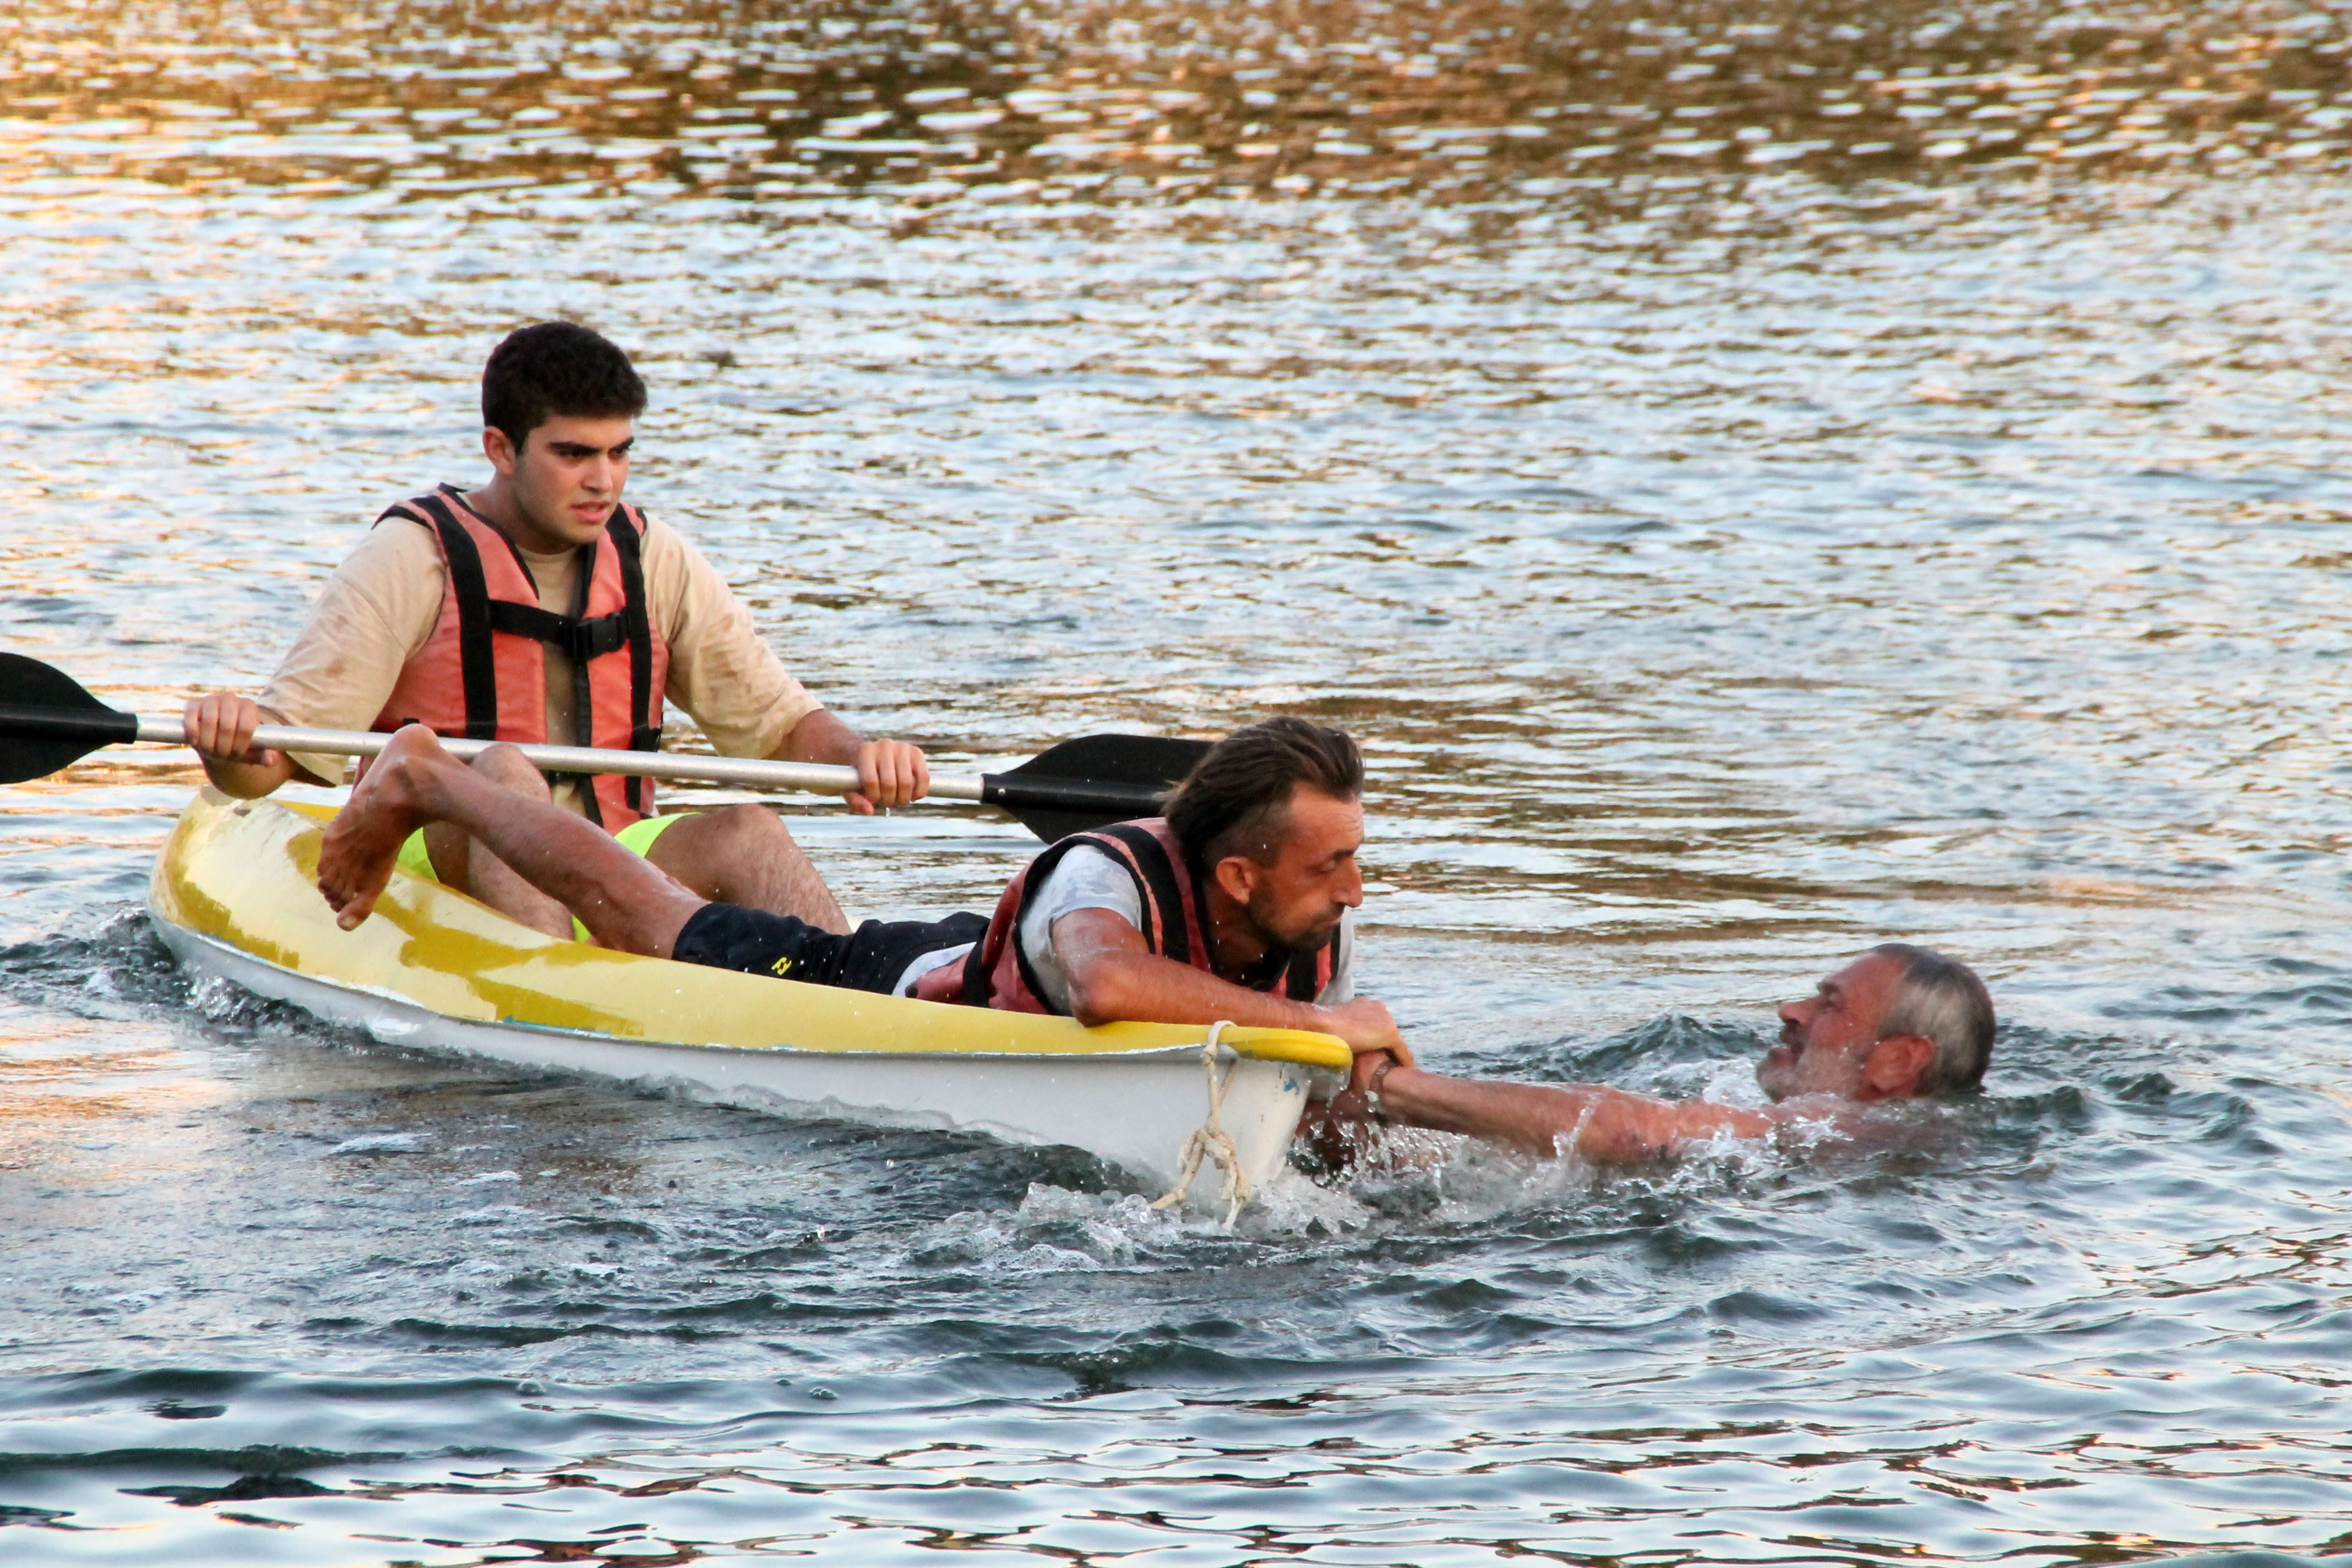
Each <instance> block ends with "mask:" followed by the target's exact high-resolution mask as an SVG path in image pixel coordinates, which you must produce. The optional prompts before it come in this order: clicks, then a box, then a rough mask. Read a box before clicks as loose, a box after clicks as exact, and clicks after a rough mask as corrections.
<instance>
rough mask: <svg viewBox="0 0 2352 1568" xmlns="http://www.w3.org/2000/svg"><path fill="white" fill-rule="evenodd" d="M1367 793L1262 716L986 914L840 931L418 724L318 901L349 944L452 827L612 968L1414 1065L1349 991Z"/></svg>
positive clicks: (360, 809)
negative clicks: (1250, 1036) (692, 885)
mask: <svg viewBox="0 0 2352 1568" xmlns="http://www.w3.org/2000/svg"><path fill="white" fill-rule="evenodd" d="M499 753H500V748H497V747H493V748H491V749H490V750H488V751H487V752H484V753H483V757H484V758H485V759H488V758H490V757H493V756H497V755H499ZM1362 787H1363V761H1362V759H1361V757H1360V755H1359V754H1358V752H1357V751H1356V743H1355V742H1353V741H1351V740H1349V738H1348V737H1347V736H1346V735H1344V734H1341V733H1340V732H1339V731H1336V730H1327V729H1324V728H1322V727H1321V726H1320V725H1316V724H1310V723H1308V722H1307V721H1305V720H1303V719H1292V718H1281V719H1269V720H1266V721H1264V722H1262V723H1258V724H1253V725H1250V726H1248V727H1247V728H1245V729H1242V730H1237V731H1234V733H1233V734H1231V735H1228V736H1226V737H1225V738H1224V739H1223V740H1222V741H1220V742H1217V743H1216V744H1215V745H1213V746H1212V747H1210V748H1209V751H1208V752H1207V754H1206V755H1204V756H1203V757H1202V759H1201V762H1200V763H1199V765H1198V766H1197V767H1195V768H1194V769H1193V770H1192V773H1191V774H1190V775H1189V776H1188V777H1187V778H1186V779H1185V781H1184V783H1183V784H1182V785H1181V786H1180V787H1179V788H1178V790H1177V791H1176V793H1175V795H1173V796H1171V799H1170V801H1169V805H1168V812H1167V816H1165V817H1164V818H1163V817H1154V818H1151V819H1150V820H1148V821H1143V822H1131V823H1121V824H1118V825H1116V826H1111V827H1108V828H1105V829H1103V830H1101V831H1100V832H1097V833H1085V834H1076V835H1073V836H1071V837H1068V838H1065V839H1063V840H1062V841H1061V842H1060V843H1058V844H1056V845H1055V846H1054V847H1051V848H1049V849H1047V850H1046V851H1045V853H1044V854H1042V855H1040V856H1039V857H1038V858H1036V859H1035V860H1034V862H1032V863H1031V865H1030V866H1029V867H1028V868H1027V869H1026V870H1024V872H1023V873H1022V874H1021V876H1020V877H1018V878H1016V879H1014V880H1013V885H1012V886H1011V887H1010V888H1008V889H1005V892H1004V895H1003V898H1002V899H1000V900H998V902H997V908H996V912H995V915H994V916H993V918H992V919H988V920H982V918H981V917H980V916H978V915H972V914H961V915H950V916H949V917H948V918H947V919H946V920H943V921H892V922H884V921H866V923H865V924H864V925H862V926H860V927H859V928H858V929H857V930H856V931H854V932H851V933H849V934H847V935H843V934H839V933H836V932H835V931H826V930H823V929H820V928H819V927H817V926H815V925H814V924H812V923H810V922H808V921H803V920H800V919H796V918H793V917H790V916H782V915H777V914H774V913H772V912H770V911H766V910H754V909H747V908H744V907H742V906H741V905H740V904H734V903H729V902H723V901H714V900H709V899H706V898H704V897H703V896H702V895H701V894H699V893H698V892H696V891H694V890H693V889H689V888H688V887H686V886H685V885H683V884H682V883H681V882H679V881H678V880H677V879H674V878H672V877H670V876H668V875H667V874H666V873H665V872H664V871H663V870H662V869H661V868H660V866H659V865H658V864H657V863H649V862H648V861H646V860H641V859H639V858H636V857H635V856H633V855H631V854H629V853H628V852H627V851H626V850H625V849H623V848H621V847H619V846H618V845H616V844H614V842H613V840H612V839H611V838H610V837H606V836H605V835H604V834H603V833H602V832H599V831H598V830H597V829H595V828H594V827H593V826H590V825H589V824H587V823H586V822H583V821H582V820H581V819H580V818H579V817H576V816H572V815H570V814H568V813H566V812H563V811H561V810H559V809H557V808H556V807H554V806H552V805H549V804H548V803H547V802H545V801H543V800H537V799H532V798H530V797H528V796H526V795H519V794H516V793H514V792H512V791H510V790H506V789H502V788H499V786H498V785H497V784H494V783H492V782H491V781H490V780H489V779H488V778H485V777H484V776H483V774H482V773H481V772H479V771H478V770H476V769H468V768H467V767H466V766H464V765H462V764H460V763H457V761H456V760H455V759H454V758H452V757H451V756H450V755H449V753H448V752H446V751H444V750H442V748H441V746H440V744H439V742H436V740H435V739H434V737H433V735H432V733H431V732H430V731H426V730H425V729H423V728H422V727H418V726H410V727H408V728H405V729H403V730H402V731H399V732H398V733H397V734H395V735H394V737H393V739H392V741H391V742H390V743H389V744H388V745H387V746H386V748H385V750H384V752H383V755H382V756H381V757H380V758H378V759H377V761H376V763H375V765H374V766H373V767H372V768H370V769H369V770H368V773H367V775H366V776H365V777H364V778H363V779H362V780H361V782H360V784H358V786H357V787H356V788H354V789H353V790H352V798H351V801H350V803H349V804H347V805H345V806H344V807H343V809H342V811H341V814H340V815H339V816H336V818H335V820H334V821H333V822H332V823H331V824H330V825H329V826H328V828H327V833H326V842H325V844H324V846H323V847H322V848H321V850H320V857H319V889H320V892H322V893H323V894H325V895H326V899H327V901H328V903H329V904H331V906H333V908H334V910H335V911H336V916H337V919H338V921H340V922H341V925H342V926H343V928H344V929H345V930H350V929H351V928H352V927H354V926H356V925H358V924H359V923H360V922H361V921H363V920H365V919H366V918H367V916H368V912H369V910H372V909H373V907H374V904H375V900H376V897H377V895H378V894H380V893H382V892H383V889H384V885H385V883H386V882H387V881H388V880H389V879H390V878H391V875H392V870H393V867H394V863H395V860H396V859H397V858H398V855H399V851H400V846H401V845H402V843H403V842H404V841H405V840H406V839H407V837H409V835H411V834H412V833H415V832H416V831H418V830H419V829H425V828H429V827H431V826H436V825H446V826H450V827H453V828H456V829H457V830H458V831H461V832H463V833H465V834H467V835H468V836H469V837H472V838H473V839H474V840H475V841H476V842H478V843H479V844H480V845H482V846H483V847H486V848H487V849H488V850H489V852H490V853H491V854H493V855H495V856H497V857H498V858H499V860H500V861H502V862H503V863H504V864H505V865H507V866H508V867H510V868H512V869H513V870H514V871H515V873H516V874H517V875H519V876H520V878H521V879H523V880H524V881H526V882H528V883H529V884H530V886H531V887H532V888H534V889H537V890H538V891H539V892H540V893H541V894H543V895H544V896H546V897H547V898H549V899H551V900H554V901H555V902H556V903H557V904H559V905H561V906H562V907H563V908H564V909H567V910H570V912H571V913H572V915H573V916H575V917H577V918H578V919H579V921H581V922H582V923H583V925H585V926H586V927H587V929H588V931H590V932H591V933H592V934H593V936H594V937H595V939H596V940H597V941H598V942H601V943H603V944H604V946H606V947H610V948H614V949H617V950H619V951H622V952H636V953H646V954H651V955H652V956H654V957H656V958H674V959H677V960H679V961H681V962H684V963H700V964H707V965H710V966H712V967H715V968H720V969H733V970H740V971H742V972H744V973H752V974H774V975H779V976H787V977H789V978H792V979H794V980H801V981H807V982H814V983H815V984H826V985H841V986H846V987H849V988H851V989H855V990H863V991H876V992H886V993H895V994H901V995H908V994H911V995H915V996H919V997H921V998H923V999H925V1000H929V1001H942V1002H944V1001H961V1002H968V1003H971V1004H974V1005H984V1006H992V1007H1000V1008H1005V1009H1009V1010H1013V1011H1019V1012H1032V1013H1055V1014H1061V1015H1064V1016H1071V1017H1075V1018H1076V1019H1078V1020H1079V1021H1080V1022H1081V1023H1085V1024H1099V1023H1108V1022H1112V1021H1114V1020H1118V1019H1126V1018H1138V1019H1149V1020H1151V1021H1154V1022H1159V1023H1167V1024H1211V1023H1214V1022H1216V1021H1217V1020H1219V1019H1224V1020H1228V1021H1230V1022H1232V1023H1235V1024H1241V1025H1247V1026H1264V1027H1275V1028H1293V1029H1311V1030H1316V1031H1319V1032H1321V1033H1324V1034H1329V1035H1336V1036H1338V1037H1339V1038H1341V1039H1343V1040H1345V1041H1347V1042H1348V1043H1349V1046H1351V1047H1354V1048H1355V1049H1357V1050H1359V1051H1379V1052H1384V1053H1387V1054H1386V1056H1384V1057H1383V1058H1382V1059H1383V1060H1395V1061H1399V1062H1403V1063H1407V1064H1410V1063H1411V1061H1412V1053H1411V1052H1410V1051H1409V1050H1408V1049H1407V1048H1406V1047H1405V1043H1404V1040H1403V1038H1402V1037H1401V1036H1400V1035H1399V1034H1398V1033H1397V1027H1396V1024H1395V1021H1394V1020H1393V1019H1391V1017H1390V1016H1389V1010H1388V1009H1387V1008H1386V1007H1384V1006H1382V1005H1381V1004H1380V1003H1378V1002H1375V1001H1372V1000H1370V999H1369V998H1364V997H1359V996H1357V995H1356V994H1355V991H1354V979H1353V974H1354V958H1355V942H1354V935H1353V929H1352V924H1353V922H1352V920H1351V915H1352V911H1353V910H1355V908H1356V907H1357V906H1358V905H1359V904H1360V903H1361V902H1362V901H1363V896H1364V889H1363V879H1362V877H1361V875H1360V873H1359V872H1358V870H1357V867H1356V851H1357V849H1358V847H1360V845H1361V844H1362V842H1363V837H1364V813H1363V806H1362V805H1361V804H1360V800H1359V798H1358V797H1359V795H1360V792H1361V790H1362Z"/></svg>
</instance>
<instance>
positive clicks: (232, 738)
mask: <svg viewBox="0 0 2352 1568" xmlns="http://www.w3.org/2000/svg"><path fill="white" fill-rule="evenodd" d="M284 722H285V721H284V720H283V719H281V718H279V717H278V715H277V714H275V713H272V712H271V711H270V710H268V709H267V708H264V707H262V706H261V704H259V703H258V702H256V701H255V700H253V699H252V698H250V697H239V696H238V695H237V694H236V693H235V692H233V691H208V692H206V693H205V695H203V696H202V697H192V698H190V699H188V705H187V707H186V708H185V709H184V710H182V711H181V715H180V723H181V726H182V729H183V731H184V733H185V734H186V736H187V740H188V744H189V745H191V746H193V747H194V748H195V752H196V760H197V761H198V762H200V763H204V764H205V777H206V778H208V779H210V780H211V781H212V784H213V788H215V789H216V790H218V791H220V792H221V794H223V795H231V796H234V797H235V798H236V799H238V800H258V799H260V798H261V797H262V796H263V795H268V793H269V792H270V791H272V790H274V789H276V788H277V787H278V785H279V784H286V783H288V782H289V781H290V780H293V779H296V778H302V779H306V780H307V779H308V778H309V775H308V774H307V773H304V772H303V771H302V770H300V769H299V768H297V767H296V766H295V765H294V759H293V758H291V757H289V756H288V755H287V754H286V753H285V752H271V751H256V750H255V749H254V745H253V731H254V730H255V729H256V728H257V727H258V726H259V725H261V724H264V723H270V724H282V723H284Z"/></svg>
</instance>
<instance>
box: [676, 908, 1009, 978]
mask: <svg viewBox="0 0 2352 1568" xmlns="http://www.w3.org/2000/svg"><path fill="white" fill-rule="evenodd" d="M987 931H988V921H986V920H985V919H984V918H982V916H979V915H973V914H954V915H950V916H948V918H947V919H945V920H943V921H866V923H865V924H864V925H862V926H859V927H858V928H857V929H856V931H851V932H850V933H849V934H848V935H847V936H843V935H841V934H839V933H838V932H835V931H825V930H823V929H821V928H820V927H817V926H813V925H810V924H808V923H807V922H805V921H796V920H794V919H793V918H792V917H791V916H790V915H772V914H770V913H768V911H767V910H747V909H745V908H744V907H743V906H742V905H740V904H705V905H703V906H702V908H700V909H698V910H695V911H694V918H693V919H691V920H689V921H687V922H686V925H685V928H684V929H683V930H681V931H679V932H678V933H677V942H676V944H675V945H673V946H672V947H671V949H670V956H671V957H672V958H675V959H677V961H678V962H679V963H699V964H703V965H706V966H707V967H709V968H711V969H735V970H740V971H741V972H742V973H745V974H773V975H776V976H777V977H779V978H781V979H786V980H802V981H806V982H807V983H808V984H812V985H838V986H842V987H844V988H845V989H847V990H851V991H877V992H880V993H882V994H886V995H887V994H889V992H890V991H891V990H892V989H894V988H895V987H896V986H897V985H898V976H900V975H902V974H904V973H907V966H908V964H910V963H914V962H915V960H917V959H919V958H920V957H922V956H923V955H924V954H925V953H927V952H940V951H941V950H942V949H944V948H950V947H961V946H963V945H964V944H965V943H966V942H978V941H979V940H980V939H981V938H982V936H983V935H985V934H986V932H987Z"/></svg>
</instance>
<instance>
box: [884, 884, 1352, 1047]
mask: <svg viewBox="0 0 2352 1568" xmlns="http://www.w3.org/2000/svg"><path fill="white" fill-rule="evenodd" d="M1077 910H1110V911H1111V913H1113V914H1115V915H1117V916H1118V918H1119V919H1121V920H1123V921H1126V922H1127V923H1128V924H1129V925H1131V926H1133V927H1135V929H1136V930H1138V931H1141V930H1142V929H1143V900H1142V898H1141V896H1140V895H1139V894H1138V893H1137V892H1136V889H1135V879H1134V877H1132V876H1131V875H1129V872H1128V869H1127V868H1126V867H1125V866H1123V865H1121V864H1120V863H1119V862H1118V860H1117V859H1115V858H1112V856H1111V855H1110V854H1109V853H1108V851H1106V850H1102V849H1097V848H1096V847H1094V846H1093V845H1091V844H1081V845H1078V846H1077V847H1076V848H1074V849H1072V850H1071V851H1070V852H1069V853H1068V854H1066V855H1065V856H1063V857H1062V859H1061V863H1060V864H1058V865H1056V866H1055V868H1054V871H1053V875H1051V876H1049V877H1047V878H1046V879H1045V886H1043V887H1041V888H1039V889H1037V894H1036V897H1034V898H1033V899H1031V900H1029V912H1028V913H1026V914H1024V915H1023V916H1022V917H1021V949H1022V951H1023V952H1026V953H1027V954H1028V955H1029V967H1030V968H1031V969H1032V970H1033V971H1034V972H1035V973H1036V976H1037V989H1038V992H1039V994H1041V995H1042V996H1043V997H1044V998H1045V1002H1046V1004H1047V1005H1050V1006H1051V1007H1052V1008H1053V1009H1054V1011H1055V1012H1056V1013H1060V1014H1063V1015H1065V1016H1066V1015H1067V1014H1068V1013H1069V1011H1070V980H1069V976H1068V975H1067V974H1066V973H1063V971H1062V958H1061V954H1059V953H1057V952H1055V951H1054V922H1055V921H1057V920H1060V919H1061V918H1062V917H1063V916H1064V915H1066V914H1072V913H1075V912H1076V911H1077ZM1355 921H1356V911H1355V910H1346V911H1344V912H1343V913H1342V914H1341V915H1340V917H1339V923H1340V926H1341V927H1342V929H1343V930H1344V931H1345V933H1346V934H1345V935H1344V936H1342V937H1341V939H1340V942H1339V962H1338V963H1336V964H1335V965H1334V966H1333V968H1332V971H1331V979H1330V982H1329V984H1326V985H1325V986H1324V987H1323V989H1322V990H1321V991H1320V992H1319V993H1318V994H1317V995H1316V998H1315V1000H1316V1001H1317V1002H1318V1003H1319V1004H1321V1005H1324V1006H1326V1007H1336V1006H1338V1005H1339V1004H1340V1003H1342V1002H1345V1001H1348V1000H1349V999H1350V998H1352V997H1353V996H1354V995H1355V994H1356V932H1355ZM971 949H972V944H971V943H970V942H966V943H964V944H963V945H962V946H961V947H951V948H948V949H946V950H945V951H943V952H927V953H925V954H924V955H923V956H922V957H920V958H919V959H917V960H915V962H914V963H910V964H908V966H907V972H906V973H903V974H901V975H900V976H899V977H898V984H897V986H895V987H894V988H893V989H894V990H895V991H896V992H897V994H898V995H901V996H904V995H907V994H908V993H909V992H911V991H912V990H913V989H914V985H915V982H916V981H918V980H920V979H921V978H922V977H923V976H924V975H926V974H929V973H930V972H931V971H932V970H934V969H941V968H944V967H946V966H947V965H948V964H950V963H961V962H962V960H963V958H964V955H965V954H967V953H969V952H971Z"/></svg>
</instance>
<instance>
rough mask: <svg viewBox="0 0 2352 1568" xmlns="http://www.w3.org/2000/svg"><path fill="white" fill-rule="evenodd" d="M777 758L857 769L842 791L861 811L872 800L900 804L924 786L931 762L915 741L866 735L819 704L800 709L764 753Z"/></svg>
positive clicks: (865, 811)
mask: <svg viewBox="0 0 2352 1568" xmlns="http://www.w3.org/2000/svg"><path fill="white" fill-rule="evenodd" d="M770 755H771V756H772V757H774V758H775V760H776V761H778V762H783V763H836V764H838V765H840V766H843V767H851V768H856V770H857V784H858V787H857V790H856V793H855V794H852V795H845V796H843V798H844V799H845V800H846V801H848V802H849V809H850V810H852V811H854V812H856V813H857V814H858V815H859V816H867V815H870V814H871V813H872V812H873V810H874V808H875V807H876V806H877V805H907V804H908V803H909V802H911V801H918V800H920V799H922V798H923V796H924V795H928V794H929V792H930V788H931V767H930V763H929V761H928V760H927V759H926V758H925V757H924V756H923V753H922V751H921V749H920V748H919V747H916V746H910V745H908V743H907V742H904V741H869V740H866V738H865V737H863V736H861V735H860V734H858V732H857V731H855V730H853V729H851V728H850V727H849V726H848V725H846V724H845V723H843V722H842V721H840V720H838V719H836V718H835V717H834V716H833V715H832V714H830V713H828V712H826V711H825V710H824V709H822V708H814V709H811V710H809V711H808V712H806V713H803V715H801V720H800V722H798V723H797V724H794V725H793V727H792V728H791V729H790V730H789V731H785V734H784V738H783V741H782V743H781V744H779V745H778V746H777V747H776V749H775V750H774V751H773V752H771V753H770Z"/></svg>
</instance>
